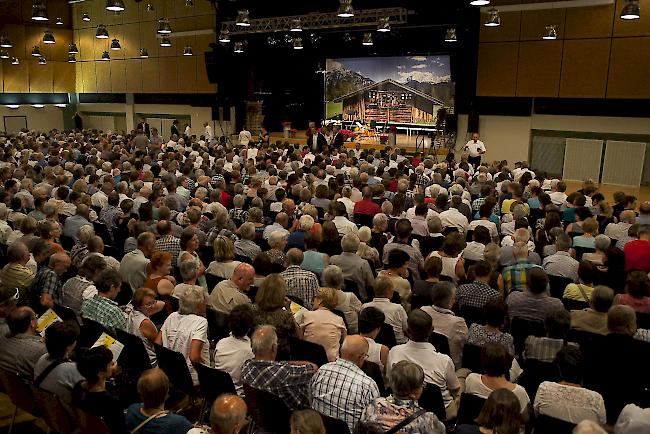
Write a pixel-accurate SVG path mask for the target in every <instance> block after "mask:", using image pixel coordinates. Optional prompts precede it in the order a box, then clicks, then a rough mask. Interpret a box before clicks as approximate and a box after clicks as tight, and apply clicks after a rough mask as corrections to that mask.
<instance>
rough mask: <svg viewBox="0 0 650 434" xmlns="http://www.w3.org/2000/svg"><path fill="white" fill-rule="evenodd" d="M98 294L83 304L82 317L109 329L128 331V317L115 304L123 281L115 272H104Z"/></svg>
mask: <svg viewBox="0 0 650 434" xmlns="http://www.w3.org/2000/svg"><path fill="white" fill-rule="evenodd" d="M95 286H96V287H97V294H96V295H95V296H94V297H93V298H90V299H88V300H84V302H83V303H82V304H81V316H82V317H83V318H88V319H90V320H93V321H96V322H98V323H100V324H101V325H103V326H104V327H108V328H119V329H122V330H126V317H125V316H124V312H122V309H120V308H119V306H118V305H117V303H116V302H115V298H116V297H117V294H119V292H120V289H121V288H122V279H121V278H120V274H119V273H118V272H117V271H115V270H110V269H109V270H104V271H102V273H101V274H100V275H99V277H98V278H97V283H96V284H95Z"/></svg>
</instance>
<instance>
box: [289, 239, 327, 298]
mask: <svg viewBox="0 0 650 434" xmlns="http://www.w3.org/2000/svg"><path fill="white" fill-rule="evenodd" d="M303 261H304V253H303V252H302V250H300V249H295V248H294V249H289V251H288V252H287V269H286V270H284V271H283V272H282V273H280V276H282V277H283V278H284V280H285V282H286V285H287V296H293V297H298V298H299V299H300V300H302V302H303V306H308V307H309V306H311V305H312V304H313V303H314V295H315V294H316V291H318V278H317V277H316V275H315V274H314V273H313V272H312V271H308V270H304V269H303V268H302V267H301V265H300V264H302V263H303ZM321 273H322V271H321Z"/></svg>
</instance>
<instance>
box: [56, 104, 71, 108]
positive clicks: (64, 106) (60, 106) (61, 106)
mask: <svg viewBox="0 0 650 434" xmlns="http://www.w3.org/2000/svg"><path fill="white" fill-rule="evenodd" d="M67 106H68V105H67V104H54V107H58V108H66V107H67Z"/></svg>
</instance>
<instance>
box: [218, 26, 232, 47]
mask: <svg viewBox="0 0 650 434" xmlns="http://www.w3.org/2000/svg"><path fill="white" fill-rule="evenodd" d="M219 42H221V43H222V44H225V43H228V42H230V31H229V30H228V29H224V30H222V31H221V32H220V33H219Z"/></svg>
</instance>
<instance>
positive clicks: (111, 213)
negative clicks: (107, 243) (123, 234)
mask: <svg viewBox="0 0 650 434" xmlns="http://www.w3.org/2000/svg"><path fill="white" fill-rule="evenodd" d="M121 213H122V211H121V210H120V209H119V208H118V207H116V206H112V205H109V206H108V207H106V208H102V210H101V211H99V220H100V221H101V222H102V223H104V224H105V225H106V227H107V228H108V230H109V231H111V233H112V232H113V228H114V227H115V220H117V218H118V217H119V215H120V214H121Z"/></svg>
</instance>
